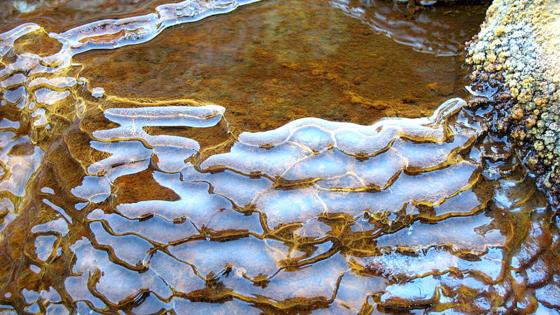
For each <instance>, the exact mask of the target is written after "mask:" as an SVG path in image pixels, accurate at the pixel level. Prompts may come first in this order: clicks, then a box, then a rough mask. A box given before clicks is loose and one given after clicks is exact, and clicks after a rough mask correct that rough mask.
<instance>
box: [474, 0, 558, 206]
mask: <svg viewBox="0 0 560 315" xmlns="http://www.w3.org/2000/svg"><path fill="white" fill-rule="evenodd" d="M467 63H468V64H469V65H470V66H471V68H472V80H473V89H474V90H475V91H478V92H484V93H487V94H486V95H488V92H489V91H490V94H491V95H492V97H491V100H492V101H493V102H495V103H496V104H495V107H496V122H495V123H494V124H493V128H495V129H496V131H498V132H501V133H503V134H508V135H509V136H510V138H511V139H512V141H513V142H514V143H515V145H516V147H517V149H518V151H519V153H520V155H521V156H522V157H523V158H524V161H525V164H526V165H527V166H528V168H529V169H530V170H531V171H532V172H533V173H534V174H536V175H537V176H538V183H539V185H540V186H541V187H542V188H544V189H545V190H546V191H547V192H548V193H549V196H550V199H551V201H552V203H553V205H555V206H558V205H559V203H560V134H559V131H560V89H558V87H560V2H558V1H554V0H536V1H518V0H496V1H494V3H493V4H492V5H491V6H490V8H489V9H488V12H487V17H486V21H485V22H484V24H483V25H482V28H481V31H480V33H479V34H478V35H477V36H475V38H474V39H473V41H472V42H471V43H469V44H468V48H467Z"/></svg>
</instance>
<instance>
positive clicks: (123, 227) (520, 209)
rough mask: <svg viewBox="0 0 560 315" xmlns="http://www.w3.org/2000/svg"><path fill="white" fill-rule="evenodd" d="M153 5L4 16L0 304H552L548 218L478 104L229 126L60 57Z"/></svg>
mask: <svg viewBox="0 0 560 315" xmlns="http://www.w3.org/2000/svg"><path fill="white" fill-rule="evenodd" d="M184 3H187V2H184ZM189 3H195V2H189ZM204 3H206V4H208V3H214V4H216V3H219V4H222V5H229V6H228V7H227V8H234V7H235V4H232V3H231V2H230V1H213V2H204ZM207 8H208V7H207ZM272 8H274V7H267V6H266V5H263V6H258V7H256V8H253V9H251V8H247V10H246V11H245V12H251V10H257V11H258V10H271V9H272ZM184 10H185V9H182V10H181V11H182V12H183V11H184ZM278 10H280V11H279V12H282V10H283V9H282V7H281V6H280V8H279V9H278ZM201 12H202V13H201ZM209 12H213V11H199V13H201V14H206V13H209ZM220 12H221V11H220ZM302 12H308V11H305V10H303V11H302ZM332 12H339V11H338V10H333V11H332ZM332 14H334V13H332ZM339 14H340V12H339ZM243 16H244V15H243V14H241V15H235V13H234V14H232V15H231V16H227V17H224V20H223V21H224V22H223V23H227V22H225V21H227V20H228V19H229V18H230V17H231V18H232V19H234V20H235V19H237V21H236V22H235V23H239V22H238V21H239V19H240V17H243ZM340 16H342V17H344V18H346V19H347V21H353V22H347V23H354V22H356V23H357V24H354V25H360V23H359V22H357V21H354V20H353V19H351V18H348V17H345V16H344V15H342V14H340ZM191 18H192V19H195V20H196V19H197V16H196V15H193V16H191ZM151 21H152V20H151V18H150V17H149V16H147V17H146V16H144V17H140V18H139V20H136V19H127V20H120V21H117V22H111V23H107V22H104V23H100V24H97V26H100V25H102V26H101V29H99V28H97V27H95V28H94V27H92V25H86V26H83V27H81V28H79V29H78V30H81V31H76V30H74V31H69V32H65V33H61V34H59V36H58V37H57V38H58V40H59V41H60V42H59V43H58V44H57V43H56V42H55V43H51V45H49V44H48V40H46V39H45V34H44V30H42V29H41V28H40V27H38V26H37V25H33V24H27V25H23V26H21V27H19V28H16V29H14V30H12V31H10V32H8V33H4V34H2V35H0V36H1V40H2V41H1V42H0V55H1V56H2V57H1V58H2V59H1V61H2V64H3V66H4V68H3V69H2V70H0V71H1V72H0V80H1V81H0V93H1V100H2V103H1V106H0V112H1V113H2V116H1V117H2V120H0V137H1V138H0V139H2V140H1V141H0V148H1V151H0V152H1V153H0V154H1V156H2V159H1V161H2V164H1V166H2V167H1V172H0V198H1V199H0V233H1V234H0V243H1V244H0V312H1V311H3V310H5V311H6V312H8V313H10V312H11V311H13V312H15V311H17V312H20V313H21V312H30V313H48V314H63V313H69V312H71V311H75V312H77V313H80V314H82V313H90V312H92V313H95V312H98V313H116V312H117V311H118V310H121V311H125V312H131V313H137V314H151V313H162V312H166V311H168V312H175V313H178V314H185V313H186V314H198V313H203V312H212V313H222V314H236V313H248V314H254V313H256V314H258V313H279V312H285V313H296V312H299V313H337V314H339V313H349V314H356V313H359V312H361V313H366V314H369V313H384V312H389V313H391V312H402V311H409V310H412V311H413V310H415V309H417V310H429V311H431V312H434V313H438V312H439V313H444V314H448V313H449V312H463V313H488V312H490V311H493V312H496V313H507V312H511V313H524V312H533V311H538V312H541V313H547V312H549V313H555V312H556V311H557V310H558V309H559V308H560V299H559V298H558V295H559V294H560V286H559V285H560V283H559V282H558V281H559V279H560V278H559V272H558V271H559V270H558V264H557V261H558V248H559V246H560V243H559V239H558V223H560V222H558V221H557V219H556V217H555V216H554V213H553V210H552V209H550V208H549V207H548V206H547V204H546V200H545V198H544V197H543V196H542V195H541V194H540V192H538V191H537V190H535V188H534V184H533V182H532V181H531V179H529V178H527V176H526V174H525V173H524V171H523V169H522V168H521V167H520V164H519V163H518V161H517V160H516V158H515V157H514V156H512V155H511V149H510V147H509V144H508V143H507V141H506V139H502V138H496V137H494V136H493V135H492V134H488V133H487V132H486V128H485V123H487V122H488V121H490V120H492V119H493V114H492V108H491V107H489V106H487V107H484V108H479V109H470V108H468V107H466V106H465V102H464V101H463V100H461V99H459V98H453V99H450V100H448V101H446V102H444V103H443V104H442V105H441V106H439V107H438V109H437V111H435V113H434V114H433V115H431V117H429V118H416V119H398V118H388V119H383V120H380V121H378V122H376V123H374V124H356V123H354V122H361V121H360V120H359V119H355V120H354V119H349V120H352V121H353V122H335V121H330V120H323V119H319V118H303V119H295V120H291V121H290V122H288V123H285V124H284V122H283V121H279V122H275V123H270V124H271V125H272V124H274V126H275V127H276V125H277V126H278V128H270V127H265V128H261V129H266V130H267V131H264V132H241V133H239V132H238V131H237V130H243V129H245V130H247V129H253V128H252V127H251V125H249V127H248V128H245V127H246V125H244V124H243V122H244V120H243V119H239V118H236V116H235V115H234V114H232V113H230V110H231V111H236V110H239V109H240V108H241V106H239V105H238V106H237V107H236V106H231V107H229V106H225V107H224V106H221V105H222V104H223V102H222V101H221V99H220V98H217V99H218V100H217V101H216V103H217V104H220V105H215V104H212V103H210V102H200V101H193V100H191V99H187V98H181V97H179V96H177V95H175V96H176V97H175V96H174V97H173V99H171V100H169V99H170V98H171V97H169V99H168V100H158V99H153V98H146V97H144V98H140V97H142V96H146V94H142V93H138V94H137V97H136V98H131V97H127V98H124V97H122V96H121V97H117V96H114V95H115V94H117V93H115V92H118V91H119V90H118V85H125V84H126V83H124V82H121V81H118V80H115V81H114V82H111V83H110V84H107V85H105V86H102V88H100V87H97V84H92V83H93V82H95V80H94V79H92V80H91V81H89V82H88V79H85V78H83V77H84V76H85V77H86V78H89V77H88V76H87V75H85V74H84V73H87V71H91V72H92V73H102V70H98V71H97V72H95V71H94V70H92V69H90V70H87V67H93V65H94V64H95V63H94V62H92V60H95V58H100V56H101V57H103V56H104V55H103V54H97V55H96V54H92V55H91V56H90V58H91V59H89V60H88V58H87V55H84V56H83V58H84V60H83V64H77V63H73V62H72V58H71V57H72V55H73V54H74V53H77V52H80V51H83V50H87V49H92V48H98V47H106V48H107V47H117V46H121V45H123V44H130V43H136V42H142V41H144V40H146V39H149V38H151V35H149V34H148V33H142V32H140V33H141V34H140V35H138V34H139V33H137V30H145V29H149V27H148V26H150V25H153V24H151V23H152V22H151ZM221 21H222V20H214V21H210V22H212V23H213V24H214V25H216V23H218V22H219V23H218V24H217V25H221V24H220V23H222V22H221ZM113 23H116V24H117V25H114V24H113ZM170 23H171V22H170ZM156 24H157V23H156ZM208 24H210V23H208ZM204 25H206V24H204V23H202V24H196V27H205V26H204ZM206 27H209V26H206ZM193 28H194V26H193ZM152 30H155V31H161V30H159V29H157V28H156V29H152ZM177 31H179V30H177V29H175V30H171V32H170V33H169V35H170V36H171V37H172V38H174V39H177V38H181V37H180V36H177V35H175V36H173V32H177ZM249 33H250V32H249ZM92 34H93V35H95V36H93V35H92ZM127 34H134V35H135V36H136V35H138V36H140V37H134V36H133V37H130V35H127ZM142 34H143V35H142ZM195 34H197V33H195ZM166 35H167V33H166V34H164V35H162V36H163V37H166ZM341 36H342V35H341ZM37 38H42V39H43V40H45V41H46V43H44V46H43V45H41V46H40V47H34V46H33V45H30V44H29V43H30V42H35V40H37ZM77 38H81V39H82V40H76V39H77ZM272 38H277V37H272ZM263 40H264V39H263ZM154 42H155V43H156V44H157V43H158V41H157V39H156V40H155V41H154ZM151 43H152V42H151ZM160 43H161V42H160ZM279 44H280V43H279ZM137 47H138V46H137ZM140 47H141V46H140ZM146 47H148V48H149V46H144V48H146ZM239 47H243V45H241V46H239ZM281 47H282V46H281ZM321 47H323V46H321ZM284 48H285V47H283V48H282V49H284ZM405 48H407V49H409V48H408V47H405ZM48 49H52V50H54V52H51V53H46V52H45V51H48ZM279 49H280V48H279ZM57 50H60V52H59V53H56V51H57ZM119 51H123V49H121V50H117V51H114V52H113V51H112V52H109V53H107V54H109V55H110V54H112V53H118V52H119ZM124 51H125V52H126V51H127V48H124ZM294 51H295V52H296V53H299V52H298V50H297V49H294ZM128 52H129V53H130V51H128ZM335 55H336V54H335ZM337 56H340V54H339V55H337ZM296 57H297V55H296V56H292V58H295V59H297V58H296ZM164 60H166V59H165V58H164ZM265 60H266V59H265ZM167 61H168V60H166V62H167ZM252 62H255V63H257V62H256V61H252ZM208 63H209V64H210V62H208ZM98 65H99V64H98ZM107 65H108V66H110V64H108V63H107ZM139 65H143V66H145V65H146V64H144V63H142V62H140V63H139ZM154 66H155V67H157V64H156V65H154ZM82 67H85V68H86V70H83V69H82ZM261 67H264V65H263V63H262V60H261ZM130 68H131V69H135V68H134V67H130ZM147 71H149V70H147ZM215 71H216V70H215ZM286 71H287V70H286ZM217 72H218V71H216V73H217ZM111 73H112V72H109V74H111ZM109 74H107V75H109ZM335 74H339V73H338V72H335ZM173 78H175V77H174V76H168V77H166V80H168V81H170V82H171V83H170V84H173V83H172V81H173ZM411 80H414V78H412V79H411ZM168 81H164V82H165V83H167V82H168ZM203 81H204V80H203ZM204 82H208V81H204ZM301 82H305V80H302V81H301ZM408 82H410V81H408ZM237 84H238V85H239V84H240V83H239V82H238V83H237ZM94 86H96V88H93V87H94ZM366 86H368V84H366ZM175 87H177V88H178V85H175ZM153 88H157V87H153ZM121 91H122V90H121ZM143 91H144V92H146V93H148V95H149V91H147V90H143ZM281 91H283V90H281ZM288 93H289V91H286V94H288ZM123 94H126V93H123ZM214 96H215V94H207V96H206V97H205V98H206V99H212V98H213V97H214ZM200 98H202V97H200ZM224 99H227V98H224ZM327 101H329V100H328V99H327ZM331 101H332V100H331ZM323 102H325V101H323ZM267 106H270V105H267ZM331 106H332V105H331ZM302 107H305V104H303V105H302ZM396 108H399V107H398V106H396ZM427 108H429V106H428V107H427ZM265 109H266V107H265ZM340 110H341V111H342V109H340ZM265 115H266V114H265V113H261V112H259V111H249V113H248V114H247V115H246V116H245V119H246V120H245V121H249V120H250V119H252V121H259V120H260V121H266V122H268V120H267V119H270V117H267V116H265ZM249 116H254V117H252V118H249ZM315 116H319V117H322V118H324V117H325V116H321V115H315ZM327 117H328V116H327ZM351 117H352V116H351ZM293 118H297V117H293Z"/></svg>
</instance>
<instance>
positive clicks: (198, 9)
mask: <svg viewBox="0 0 560 315" xmlns="http://www.w3.org/2000/svg"><path fill="white" fill-rule="evenodd" d="M259 1H262V0H230V1H228V0H225V1H224V0H209V1H204V0H185V1H182V2H178V3H171V4H162V5H159V6H157V7H156V12H155V13H149V14H146V15H141V16H134V17H129V18H123V19H105V20H100V21H95V22H92V23H88V24H84V25H81V26H78V27H75V28H73V29H70V30H68V31H65V32H63V33H49V36H50V37H51V38H53V39H56V40H58V41H59V42H60V43H62V48H61V50H60V51H59V52H58V53H56V54H54V55H52V56H49V57H46V58H45V59H44V61H47V62H53V63H60V62H61V61H65V60H68V59H69V58H70V57H72V56H74V55H76V54H80V53H83V52H87V51H90V50H98V49H115V48H119V47H123V46H128V45H136V44H142V43H145V42H148V41H150V40H152V39H154V38H155V37H156V36H157V35H159V34H160V33H161V32H162V31H164V30H165V29H167V28H169V27H172V26H175V25H179V24H184V23H192V22H197V21H200V20H202V19H204V18H207V17H209V16H213V15H218V14H226V13H229V12H232V11H234V10H235V9H237V8H238V7H240V6H243V5H247V4H251V3H255V2H259ZM40 29H42V27H41V26H40V25H38V24H36V23H24V24H21V25H19V26H17V27H15V28H13V29H11V30H9V31H7V32H5V33H2V34H0V57H3V56H4V55H5V53H6V52H7V51H8V50H9V48H10V46H12V45H13V43H14V41H15V40H17V39H18V38H20V37H22V36H24V35H25V34H28V33H31V32H34V31H37V30H40ZM119 33H123V35H122V36H119V37H116V38H114V39H113V40H108V41H106V42H96V41H92V40H91V39H92V38H101V37H103V36H111V35H117V34H119ZM88 38H89V39H90V40H88Z"/></svg>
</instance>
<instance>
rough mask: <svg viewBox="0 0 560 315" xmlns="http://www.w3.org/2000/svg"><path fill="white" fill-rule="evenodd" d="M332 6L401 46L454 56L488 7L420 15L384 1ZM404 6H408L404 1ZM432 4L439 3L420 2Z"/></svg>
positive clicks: (351, 0)
mask: <svg viewBox="0 0 560 315" xmlns="http://www.w3.org/2000/svg"><path fill="white" fill-rule="evenodd" d="M331 2H332V5H333V6H334V7H336V8H340V9H342V10H343V11H344V12H345V13H347V14H348V15H350V16H352V17H355V18H357V19H360V20H362V21H363V22H364V23H366V24H367V25H369V26H370V27H372V28H373V29H375V30H376V31H378V32H382V33H384V34H385V35H387V36H389V37H391V38H392V39H394V40H395V41H396V42H398V43H399V44H403V45H407V46H411V47H413V48H414V49H415V50H418V51H421V52H424V53H430V54H436V55H439V56H453V55H459V54H462V53H463V48H464V44H465V42H466V41H469V40H470V39H471V38H472V34H476V32H477V31H478V29H479V25H478V24H473V23H472V21H473V20H475V21H478V20H479V19H482V16H484V12H485V6H482V5H478V6H466V5H459V4H454V5H453V6H446V5H444V4H442V7H439V6H436V7H429V8H427V7H425V8H422V9H421V10H420V11H419V12H417V10H411V8H410V7H408V6H406V5H402V4H400V5H397V4H395V3H394V2H393V1H383V0H332V1H331ZM401 2H405V3H406V2H407V1H406V0H405V1H401ZM422 2H426V3H428V2H433V3H436V2H437V1H418V3H422Z"/></svg>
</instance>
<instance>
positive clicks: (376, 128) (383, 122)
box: [238, 98, 466, 146]
mask: <svg viewBox="0 0 560 315" xmlns="http://www.w3.org/2000/svg"><path fill="white" fill-rule="evenodd" d="M465 105H466V102H465V100H463V99H461V98H452V99H449V100H447V101H446V102H444V103H443V104H441V105H440V106H439V107H438V108H437V109H436V110H435V111H434V113H433V114H432V116H430V117H420V118H400V117H385V118H382V119H380V120H378V121H376V122H375V123H374V124H372V125H359V124H355V123H350V122H336V121H328V120H324V119H321V118H301V119H297V120H294V121H291V122H289V123H287V124H285V125H283V126H281V127H279V128H277V129H273V130H268V131H262V132H242V133H241V134H240V135H239V138H238V141H239V142H240V143H243V144H245V145H249V146H263V145H273V146H276V145H279V144H282V143H285V142H287V141H288V139H290V138H291V136H292V135H293V134H294V133H295V132H296V131H297V130H298V129H300V128H304V127H308V126H321V127H326V128H328V129H329V131H332V132H335V131H340V130H348V131H353V132H358V133H361V134H362V135H364V136H373V135H376V134H379V133H381V132H382V131H383V130H387V129H395V130H401V129H402V128H403V127H405V126H407V127H411V126H417V127H420V128H422V127H427V128H434V127H439V126H440V125H441V124H442V123H444V122H445V121H446V120H447V119H448V118H449V117H451V116H453V114H455V113H457V112H458V111H459V110H461V108H463V107H464V106H465ZM263 139H266V141H263Z"/></svg>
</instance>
